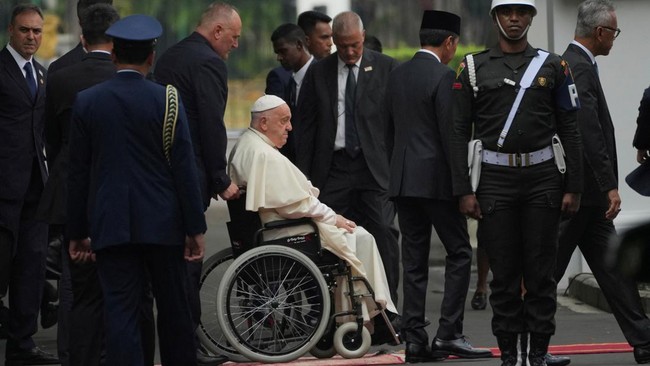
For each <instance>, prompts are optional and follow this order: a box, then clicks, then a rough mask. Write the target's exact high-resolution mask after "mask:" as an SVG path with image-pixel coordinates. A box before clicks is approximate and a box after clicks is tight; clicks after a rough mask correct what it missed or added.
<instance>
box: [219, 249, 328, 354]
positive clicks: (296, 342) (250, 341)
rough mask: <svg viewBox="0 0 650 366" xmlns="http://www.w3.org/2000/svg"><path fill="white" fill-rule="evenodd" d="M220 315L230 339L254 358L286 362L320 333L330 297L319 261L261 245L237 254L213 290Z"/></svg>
mask: <svg viewBox="0 0 650 366" xmlns="http://www.w3.org/2000/svg"><path fill="white" fill-rule="evenodd" d="M217 305H218V307H219V311H218V315H219V317H218V319H219V324H220V325H221V328H222V329H223V332H224V335H225V336H226V339H227V340H228V342H229V343H230V344H232V345H233V347H234V348H235V349H237V351H238V352H239V353H240V354H242V355H244V356H245V357H246V358H248V359H250V360H253V361H258V362H266V363H272V362H289V361H292V360H295V359H297V358H298V357H300V356H302V355H303V354H305V353H307V352H308V351H309V350H310V349H311V348H312V347H313V346H314V344H316V343H317V342H318V341H319V340H320V339H321V337H322V335H323V333H324V332H325V328H326V327H327V318H328V316H329V313H330V298H329V292H328V288H327V285H326V283H325V280H324V278H323V276H322V274H321V272H320V270H319V269H318V267H317V266H316V265H315V264H314V263H313V262H312V261H311V260H310V259H309V258H307V257H306V256H305V255H304V254H302V253H300V252H298V251H297V250H295V249H292V248H289V247H285V246H278V245H265V246H261V247H257V248H253V249H251V250H249V251H247V252H245V253H243V254H242V255H240V256H239V257H238V258H237V259H236V260H235V261H234V262H233V263H232V264H231V265H230V267H228V269H227V270H226V273H225V274H224V276H223V279H222V283H221V286H220V287H219V291H218V296H217Z"/></svg>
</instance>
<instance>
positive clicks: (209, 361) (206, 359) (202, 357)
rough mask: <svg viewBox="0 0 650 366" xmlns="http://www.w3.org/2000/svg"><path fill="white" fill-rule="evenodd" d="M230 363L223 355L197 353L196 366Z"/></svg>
mask: <svg viewBox="0 0 650 366" xmlns="http://www.w3.org/2000/svg"><path fill="white" fill-rule="evenodd" d="M226 361H228V357H226V356H223V355H212V354H208V353H206V352H203V351H201V350H199V351H197V352H196V364H197V365H199V366H217V365H221V364H222V363H224V362H226Z"/></svg>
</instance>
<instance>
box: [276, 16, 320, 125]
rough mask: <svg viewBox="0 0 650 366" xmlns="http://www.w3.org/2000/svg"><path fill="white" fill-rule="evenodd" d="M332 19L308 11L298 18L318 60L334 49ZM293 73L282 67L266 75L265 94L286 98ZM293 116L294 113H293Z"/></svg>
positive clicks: (299, 24)
mask: <svg viewBox="0 0 650 366" xmlns="http://www.w3.org/2000/svg"><path fill="white" fill-rule="evenodd" d="M331 21H332V18H330V17H329V16H327V15H326V14H323V13H321V12H317V11H313V10H310V11H306V12H304V13H300V15H299V16H298V26H299V27H300V28H302V30H303V31H304V32H305V34H306V36H307V38H306V40H305V42H306V47H307V51H309V53H310V54H312V55H313V56H314V57H315V58H316V60H320V59H322V58H324V57H326V56H329V54H330V52H331V49H332V27H330V22H331ZM291 75H292V74H291V72H290V71H289V70H287V69H285V68H284V67H282V66H279V67H276V68H274V69H272V70H271V71H269V73H268V75H266V89H265V90H264V93H266V94H272V95H276V96H278V97H280V98H284V93H285V90H286V88H287V87H288V86H289V82H290V80H291ZM292 115H293V111H292ZM292 123H293V121H292Z"/></svg>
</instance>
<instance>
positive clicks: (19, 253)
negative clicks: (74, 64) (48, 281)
mask: <svg viewBox="0 0 650 366" xmlns="http://www.w3.org/2000/svg"><path fill="white" fill-rule="evenodd" d="M42 36H43V14H42V12H41V9H40V8H38V7H37V6H35V5H31V4H21V5H17V6H15V7H14V8H13V11H12V13H11V21H10V23H9V44H8V45H7V46H6V47H4V48H3V49H2V51H0V172H2V173H0V261H1V262H0V298H2V297H4V295H6V294H7V291H8V292H9V321H8V323H9V324H8V326H7V328H8V333H9V334H8V336H9V338H8V340H7V348H6V354H5V359H6V365H17V364H20V365H22V362H39V363H40V364H55V363H58V360H57V359H56V358H55V357H54V356H52V355H51V354H49V353H46V352H44V351H42V350H41V349H40V348H39V347H37V346H36V344H35V343H34V340H33V339H32V336H33V335H34V334H35V333H36V331H37V329H38V323H37V320H38V313H39V309H40V304H41V296H42V293H43V285H44V283H45V258H46V255H47V224H45V223H44V222H41V221H39V220H37V219H36V209H37V206H38V201H39V199H40V197H41V193H42V191H43V186H44V184H45V181H46V179H47V166H46V163H45V156H44V152H43V149H44V146H43V109H44V105H45V69H44V68H43V67H42V66H41V65H40V64H39V63H38V62H36V60H34V58H33V56H34V54H35V53H36V51H37V50H38V48H39V46H40V44H41V39H42Z"/></svg>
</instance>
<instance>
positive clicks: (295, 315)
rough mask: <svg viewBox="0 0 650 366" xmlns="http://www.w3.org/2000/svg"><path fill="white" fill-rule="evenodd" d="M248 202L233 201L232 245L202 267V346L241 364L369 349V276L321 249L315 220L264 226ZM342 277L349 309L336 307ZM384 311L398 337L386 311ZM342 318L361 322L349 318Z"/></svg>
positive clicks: (242, 199) (345, 354) (350, 355)
mask: <svg viewBox="0 0 650 366" xmlns="http://www.w3.org/2000/svg"><path fill="white" fill-rule="evenodd" d="M245 201H246V199H245V196H242V197H240V198H239V199H237V200H233V201H228V210H229V213H230V218H231V221H230V222H228V223H227V226H228V233H229V235H230V241H231V248H227V249H224V250H222V251H220V252H218V253H216V254H214V255H213V256H211V257H210V258H209V259H208V260H207V261H206V262H205V263H204V265H203V273H202V276H201V285H200V286H201V287H200V293H201V303H202V318H201V323H200V326H199V330H198V336H199V340H200V341H201V344H202V346H203V347H205V348H206V349H208V350H209V351H211V352H214V353H219V354H223V355H225V356H227V357H228V358H229V359H230V360H231V361H237V362H243V361H247V360H252V361H257V362H264V363H276V362H290V361H292V360H295V359H297V358H299V357H301V356H303V355H304V354H306V353H308V352H309V353H311V354H312V355H313V356H315V357H317V358H328V357H333V356H334V355H335V354H337V353H338V354H339V355H341V356H342V357H344V358H358V357H362V356H363V355H365V354H366V353H367V351H368V349H369V348H370V345H371V336H370V333H369V331H368V329H367V328H366V327H364V326H363V314H362V305H361V302H362V300H363V298H365V297H372V298H373V299H374V292H373V290H372V287H371V286H370V284H369V283H368V281H367V280H366V279H365V278H363V277H359V276H353V275H352V274H351V271H350V268H349V266H348V265H347V263H346V262H345V261H343V260H342V259H340V258H338V257H337V256H336V255H334V254H332V253H330V252H329V251H327V250H325V249H323V248H321V245H320V236H319V233H318V227H317V226H316V224H315V223H314V222H313V221H312V220H310V219H308V218H304V219H297V220H281V221H274V222H269V223H266V224H265V225H262V224H261V222H260V218H259V214H258V213H257V212H251V211H246V210H245V208H244V205H245ZM297 225H309V226H310V227H311V230H310V232H309V233H308V234H305V235H299V236H292V237H286V238H280V239H274V240H264V233H266V232H268V231H271V230H276V229H280V228H286V227H291V226H297ZM337 279H338V280H339V281H340V280H342V279H344V281H346V282H347V289H348V290H349V291H347V292H346V293H345V295H347V296H349V298H350V302H351V309H350V310H347V311H340V312H336V311H335V310H334V303H333V298H332V296H333V292H334V290H335V289H336V288H337ZM359 281H360V282H362V283H364V285H365V288H366V289H367V291H366V292H364V293H355V292H354V286H353V284H354V283H355V282H359ZM375 304H376V307H377V309H381V305H380V304H378V303H376V302H375ZM381 314H382V315H383V317H384V321H385V322H386V324H387V325H388V327H389V330H390V332H391V333H392V335H393V338H394V341H395V343H396V344H397V343H399V342H400V341H399V339H398V337H397V335H396V332H395V331H394V329H393V328H392V326H391V323H390V321H389V320H388V317H387V316H386V314H385V312H384V311H383V310H381ZM343 317H345V318H347V319H349V318H352V319H354V321H348V322H343V321H342V320H341V319H343Z"/></svg>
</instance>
